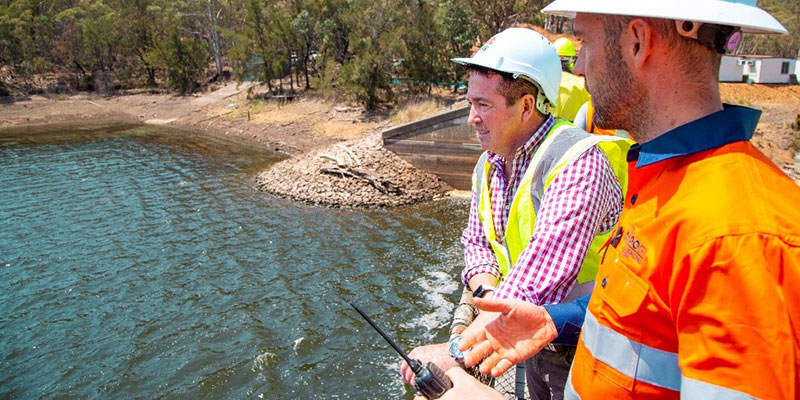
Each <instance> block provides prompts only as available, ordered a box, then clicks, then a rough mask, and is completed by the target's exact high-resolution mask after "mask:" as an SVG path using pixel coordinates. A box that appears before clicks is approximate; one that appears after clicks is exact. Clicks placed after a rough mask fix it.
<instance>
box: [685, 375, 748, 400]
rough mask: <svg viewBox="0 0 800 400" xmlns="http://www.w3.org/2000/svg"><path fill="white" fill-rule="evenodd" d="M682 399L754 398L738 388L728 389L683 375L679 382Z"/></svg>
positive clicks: (719, 399)
mask: <svg viewBox="0 0 800 400" xmlns="http://www.w3.org/2000/svg"><path fill="white" fill-rule="evenodd" d="M681 398H682V399H715V400H745V399H755V397H752V396H750V395H748V394H746V393H742V392H740V391H738V390H733V389H728V388H725V387H722V386H717V385H713V384H711V383H706V382H701V381H698V380H696V379H692V378H687V377H685V376H684V377H683V381H682V382H681Z"/></svg>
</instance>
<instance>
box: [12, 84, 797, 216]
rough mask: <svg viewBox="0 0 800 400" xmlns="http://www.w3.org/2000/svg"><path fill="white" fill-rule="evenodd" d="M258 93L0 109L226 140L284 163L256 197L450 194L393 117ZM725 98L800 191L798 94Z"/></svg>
mask: <svg viewBox="0 0 800 400" xmlns="http://www.w3.org/2000/svg"><path fill="white" fill-rule="evenodd" d="M259 89H260V86H259V85H256V84H254V83H248V82H245V83H242V84H236V83H234V82H229V83H227V84H225V85H223V86H221V88H220V89H219V90H217V91H214V92H211V93H207V94H195V95H189V96H178V95H173V94H164V93H154V92H152V91H150V90H132V91H125V92H120V93H119V94H116V95H113V96H100V95H94V94H87V93H78V94H74V95H69V96H66V95H51V96H47V97H46V96H39V95H31V96H25V97H18V98H15V99H8V98H6V99H0V131H2V130H15V131H17V130H28V129H36V128H37V127H41V126H50V125H54V124H69V125H71V126H80V125H84V124H93V123H123V124H127V123H131V124H148V125H155V126H166V127H170V128H177V129H181V130H186V131H194V132H202V133H204V134H208V135H213V136H220V137H228V138H232V139H234V140H237V141H241V142H244V143H245V144H246V145H248V146H260V147H263V148H266V149H269V150H271V151H275V152H276V153H279V154H283V155H285V156H287V160H283V161H281V162H278V163H276V164H275V165H273V166H272V167H270V168H269V169H267V170H265V171H261V172H260V173H257V174H256V176H257V177H256V186H257V187H258V189H259V190H262V191H265V192H269V193H272V194H275V195H279V196H282V197H286V198H291V199H293V200H297V201H302V202H306V203H311V204H317V205H323V206H332V207H391V206H398V205H405V204H412V203H416V202H421V201H430V200H433V199H436V198H440V197H444V196H448V195H451V193H453V189H452V188H451V187H449V186H448V185H447V184H445V183H444V182H443V181H441V179H439V178H438V177H437V176H435V175H432V174H430V173H427V172H425V171H422V170H419V169H417V168H415V167H413V166H412V165H410V164H409V163H407V162H406V161H404V160H402V159H400V158H399V157H398V156H397V155H395V154H394V153H392V152H390V151H388V150H386V149H385V148H383V146H382V143H381V142H380V132H382V131H383V130H385V129H387V128H388V127H390V126H391V125H392V123H391V122H390V120H389V118H388V115H370V114H368V113H366V112H365V111H364V110H363V109H361V108H359V107H352V106H348V105H343V104H336V103H332V102H326V101H323V100H320V99H317V98H314V97H312V96H304V95H302V94H301V95H298V96H297V98H296V99H295V100H294V101H293V102H288V103H282V102H277V101H264V100H252V98H257V96H258V94H257V93H258V91H259ZM720 89H721V93H722V95H723V101H725V102H727V103H733V104H742V105H745V106H749V107H753V108H757V109H760V110H761V111H762V116H761V119H760V121H759V124H758V128H757V129H756V132H755V134H754V136H753V139H752V142H753V143H754V145H756V147H758V148H759V149H760V150H761V151H762V152H764V153H765V154H766V155H767V157H769V158H770V159H771V160H772V161H773V162H774V163H775V164H776V165H777V166H778V167H780V168H781V169H783V170H784V171H785V172H786V173H787V174H788V175H789V176H790V177H791V178H792V179H794V180H795V181H796V182H798V184H800V153H799V151H800V131H797V130H794V129H793V128H792V127H791V125H792V124H791V123H792V122H793V121H795V119H797V120H798V121H800V113H799V112H800V85H784V86H775V85H748V84H721V85H720ZM435 111H436V110H432V111H429V112H430V113H433V112H435ZM424 116H425V115H421V116H418V117H417V118H419V117H424ZM461 196H463V194H461Z"/></svg>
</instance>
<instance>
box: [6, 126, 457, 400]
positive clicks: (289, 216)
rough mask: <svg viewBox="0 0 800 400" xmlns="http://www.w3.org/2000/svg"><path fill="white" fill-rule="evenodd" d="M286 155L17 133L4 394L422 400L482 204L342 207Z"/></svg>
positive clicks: (92, 135)
mask: <svg viewBox="0 0 800 400" xmlns="http://www.w3.org/2000/svg"><path fill="white" fill-rule="evenodd" d="M278 160H279V156H278V155H277V154H275V153H271V152H269V151H267V150H259V149H254V148H253V146H252V145H249V146H245V145H242V144H240V143H237V142H235V141H228V140H223V139H220V138H214V137H206V136H203V135H200V134H197V133H187V132H178V131H170V130H165V129H164V128H157V127H143V126H120V125H108V126H92V127H85V128H82V129H74V128H70V129H67V128H64V127H50V128H48V129H47V130H46V131H36V132H33V131H31V132H14V133H11V132H2V133H0V398H3V399H39V398H43V399H44V398H83V399H111V398H131V399H133V398H137V399H138V398H141V399H153V398H164V399H171V398H176V399H177V398H192V399H410V398H411V397H412V393H411V391H410V390H408V389H407V388H406V387H404V386H403V385H402V384H401V382H400V379H399V368H398V363H399V357H398V356H396V355H395V354H394V353H393V351H392V350H391V349H390V348H389V346H388V345H386V344H385V343H383V341H382V339H381V338H380V337H379V336H378V335H377V334H376V333H375V332H374V331H372V329H371V328H370V327H369V326H368V325H367V324H366V322H364V321H363V320H361V319H360V317H359V316H358V314H356V312H355V311H353V310H352V309H351V308H350V307H349V306H348V302H355V303H356V304H358V305H359V306H360V307H361V308H362V309H364V310H365V311H366V312H367V314H369V315H370V316H372V317H373V319H374V320H375V321H376V322H377V323H378V324H379V325H380V326H382V327H383V328H384V330H385V331H386V332H387V333H388V334H389V335H391V336H394V337H395V338H396V339H397V341H398V343H399V344H400V346H401V347H404V348H406V349H408V350H410V349H411V348H412V347H413V346H415V345H418V344H426V343H430V342H432V341H434V340H438V341H445V340H446V339H447V334H446V330H447V329H446V327H447V325H448V324H449V320H450V312H451V311H452V309H453V307H454V303H456V302H457V301H458V296H459V294H460V287H459V284H458V281H457V276H458V272H459V271H460V269H461V265H462V255H461V247H460V245H459V237H460V233H461V230H462V229H463V227H464V226H465V222H466V217H467V212H468V210H467V208H468V203H467V202H466V201H465V200H463V199H444V200H440V201H434V202H429V203H424V204H418V205H414V206H409V207H402V208H392V209H374V210H352V209H331V208H321V207H315V206H309V205H304V204H299V203H295V202H292V201H288V200H284V199H280V198H276V197H273V196H270V195H267V194H264V193H261V192H258V191H257V190H256V189H255V188H254V177H255V174H256V173H257V172H258V171H260V170H261V169H263V168H265V167H267V166H268V165H270V164H271V163H274V162H276V161H278Z"/></svg>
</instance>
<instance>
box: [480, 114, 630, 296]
mask: <svg viewBox="0 0 800 400" xmlns="http://www.w3.org/2000/svg"><path fill="white" fill-rule="evenodd" d="M632 144H633V142H632V141H630V140H627V139H623V138H620V137H615V136H600V135H592V134H589V133H587V132H586V131H584V130H582V129H580V128H576V127H575V126H574V125H572V124H571V123H569V122H567V121H564V120H562V119H557V122H556V124H555V125H554V126H553V127H552V128H551V129H550V131H549V132H548V133H547V136H545V139H544V141H543V142H542V144H541V145H540V146H539V148H538V149H537V150H536V152H535V153H534V155H533V159H532V160H531V164H530V165H529V166H528V169H527V171H526V172H525V175H524V176H523V178H522V181H521V182H520V184H519V188H518V189H517V192H516V194H515V195H514V199H513V200H512V203H511V209H510V210H509V216H508V225H507V226H506V235H505V239H498V238H497V235H496V234H495V230H494V219H493V217H492V198H491V194H490V193H489V180H490V176H491V171H490V170H491V168H492V167H491V164H489V162H488V161H487V159H488V157H489V153H488V152H484V153H483V155H482V156H481V158H480V159H479V160H478V163H477V165H476V166H475V170H474V173H473V175H472V190H473V191H477V193H478V197H477V198H478V213H479V216H480V219H481V222H482V225H483V231H484V233H485V235H486V239H487V240H488V241H489V243H490V244H491V246H492V250H493V251H494V255H495V258H497V264H498V267H499V269H500V274H501V275H502V277H503V278H505V276H506V275H507V274H508V271H509V270H510V268H511V267H512V266H513V265H514V264H515V263H516V262H517V258H518V257H519V254H520V253H521V252H522V251H523V250H524V249H525V248H526V247H528V244H529V243H530V241H531V237H532V236H533V228H534V226H535V224H536V212H537V211H538V210H539V206H540V204H541V201H542V199H543V198H544V193H545V192H546V191H547V187H548V186H549V185H550V183H552V182H553V180H554V179H555V178H556V177H557V176H558V175H559V174H560V173H561V171H562V170H563V169H564V167H566V166H567V165H569V164H570V163H571V162H573V161H574V160H575V159H577V158H578V157H579V156H580V155H581V154H583V153H584V152H585V151H587V150H588V149H589V148H590V147H592V146H595V145H596V146H597V147H598V148H600V150H601V151H603V153H604V154H605V155H606V157H607V158H608V161H609V164H610V165H611V168H612V169H613V171H614V174H615V175H616V177H617V180H619V183H620V187H621V188H622V196H623V198H624V196H625V192H626V188H627V186H628V185H627V183H628V162H627V153H628V149H630V147H631V145H632ZM610 235H611V229H609V230H607V231H604V232H599V233H597V235H596V236H595V238H594V240H593V241H592V243H591V245H590V247H589V251H588V252H587V254H586V257H585V259H584V261H583V264H582V265H581V269H580V272H579V273H578V284H583V283H586V282H590V281H594V277H595V275H596V274H597V267H598V265H599V264H600V254H599V250H600V248H601V247H602V246H603V244H605V242H606V241H607V240H608V239H609V236H610Z"/></svg>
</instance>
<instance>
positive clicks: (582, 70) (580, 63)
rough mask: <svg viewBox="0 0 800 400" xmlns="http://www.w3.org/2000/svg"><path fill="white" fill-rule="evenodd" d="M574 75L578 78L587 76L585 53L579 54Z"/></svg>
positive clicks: (580, 52)
mask: <svg viewBox="0 0 800 400" xmlns="http://www.w3.org/2000/svg"><path fill="white" fill-rule="evenodd" d="M572 73H573V74H575V75H578V76H586V57H585V56H584V55H583V51H579V52H578V59H577V60H575V66H574V67H572Z"/></svg>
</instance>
